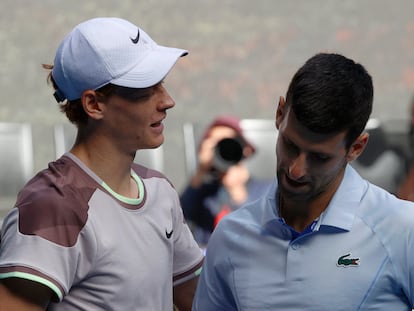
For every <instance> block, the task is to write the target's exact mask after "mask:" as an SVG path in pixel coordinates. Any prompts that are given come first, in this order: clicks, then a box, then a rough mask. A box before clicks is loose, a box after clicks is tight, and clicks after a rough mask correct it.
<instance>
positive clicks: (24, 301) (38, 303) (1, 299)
mask: <svg viewBox="0 0 414 311" xmlns="http://www.w3.org/2000/svg"><path fill="white" fill-rule="evenodd" d="M51 297H52V291H51V289H49V288H48V287H46V286H43V285H41V284H39V283H36V282H32V281H29V280H24V279H18V278H9V279H3V280H0V311H3V310H4V311H5V310H21V311H44V310H46V307H47V305H48V304H49V301H50V299H51Z"/></svg>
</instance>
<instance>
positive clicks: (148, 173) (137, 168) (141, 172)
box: [132, 163, 174, 188]
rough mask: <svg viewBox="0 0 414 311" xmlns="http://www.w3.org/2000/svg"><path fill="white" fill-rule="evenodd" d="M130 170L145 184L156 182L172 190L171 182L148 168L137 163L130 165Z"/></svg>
mask: <svg viewBox="0 0 414 311" xmlns="http://www.w3.org/2000/svg"><path fill="white" fill-rule="evenodd" d="M132 170H133V171H134V172H135V173H136V174H137V175H138V176H139V177H140V178H141V179H142V180H143V181H144V182H145V181H149V180H152V181H156V182H166V183H168V184H169V185H170V186H171V187H172V188H174V185H173V184H172V182H171V181H170V180H169V179H168V178H167V176H165V175H164V174H163V173H161V172H160V171H157V170H154V169H151V168H148V167H146V166H143V165H141V164H138V163H132Z"/></svg>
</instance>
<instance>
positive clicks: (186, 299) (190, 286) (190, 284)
mask: <svg viewBox="0 0 414 311" xmlns="http://www.w3.org/2000/svg"><path fill="white" fill-rule="evenodd" d="M197 283H198V276H197V277H195V278H192V279H190V280H188V281H186V282H184V283H182V284H179V285H176V286H174V304H175V306H176V307H177V308H178V310H180V311H191V305H192V304H193V298H194V294H195V290H196V288H197Z"/></svg>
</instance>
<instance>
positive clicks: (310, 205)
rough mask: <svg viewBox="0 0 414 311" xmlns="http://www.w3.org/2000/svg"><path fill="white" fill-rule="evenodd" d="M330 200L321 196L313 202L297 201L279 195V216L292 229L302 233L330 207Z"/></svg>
mask: <svg viewBox="0 0 414 311" xmlns="http://www.w3.org/2000/svg"><path fill="white" fill-rule="evenodd" d="M330 199H331V197H327V196H319V197H318V198H315V199H314V200H312V201H297V200H291V199H288V198H284V197H283V196H281V195H279V215H280V217H282V218H283V219H284V220H285V222H286V223H287V224H288V225H289V226H290V227H292V228H293V229H295V230H296V231H297V232H302V231H304V230H305V228H306V227H307V226H309V225H310V224H311V223H312V222H313V221H314V220H315V219H316V218H318V217H319V216H320V215H321V213H322V212H323V211H324V210H325V209H326V208H327V207H328V204H329V201H330Z"/></svg>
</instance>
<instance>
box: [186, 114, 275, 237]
mask: <svg viewBox="0 0 414 311" xmlns="http://www.w3.org/2000/svg"><path fill="white" fill-rule="evenodd" d="M254 153H255V147H254V146H253V144H252V143H251V142H249V141H248V140H247V139H246V137H245V135H244V134H243V131H242V129H241V127H240V120H239V119H238V118H236V117H233V116H219V117H217V118H216V119H215V120H214V121H213V122H212V123H211V124H210V125H209V126H208V127H207V129H206V130H205V132H204V135H203V136H202V139H201V143H200V144H199V148H198V165H197V169H196V171H195V173H194V174H193V176H192V177H191V179H190V181H189V183H188V185H187V187H186V188H185V189H184V191H183V192H182V194H181V198H180V199H181V205H182V208H183V211H184V216H185V218H186V219H187V220H188V221H189V222H190V223H191V224H192V225H193V233H194V236H195V239H196V240H197V242H199V243H200V244H206V243H207V241H208V239H209V237H210V234H211V232H212V231H213V229H214V227H215V226H216V225H217V223H218V222H219V221H220V219H221V218H222V217H224V216H225V215H226V214H228V213H229V212H231V211H234V210H236V209H238V208H239V207H240V206H241V205H242V204H244V203H246V202H250V201H253V200H255V199H257V198H258V197H260V196H261V195H262V194H264V193H265V192H266V190H267V188H268V187H269V186H270V181H264V180H259V179H256V178H254V177H253V176H252V175H254V174H251V172H249V169H248V168H247V166H246V164H245V161H244V160H245V159H247V158H249V157H252V156H254Z"/></svg>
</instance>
